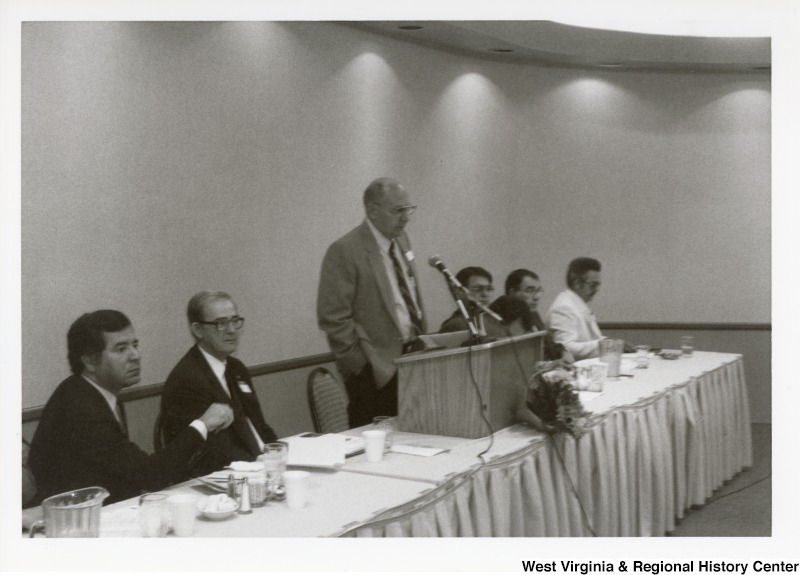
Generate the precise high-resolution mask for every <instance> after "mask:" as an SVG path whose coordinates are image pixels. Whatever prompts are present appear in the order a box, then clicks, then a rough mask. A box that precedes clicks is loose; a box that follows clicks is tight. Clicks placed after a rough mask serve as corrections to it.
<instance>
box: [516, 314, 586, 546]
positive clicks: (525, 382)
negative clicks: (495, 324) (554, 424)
mask: <svg viewBox="0 0 800 575" xmlns="http://www.w3.org/2000/svg"><path fill="white" fill-rule="evenodd" d="M503 327H504V329H505V331H506V335H508V336H509V337H512V340H511V349H512V350H513V351H514V359H515V360H516V362H517V367H518V368H519V372H520V375H521V376H522V381H523V390H524V392H525V393H526V394H527V391H528V390H527V385H528V377H527V375H526V373H525V367H524V366H523V365H522V360H521V359H520V357H519V351H518V349H517V342H516V341H515V340H514V339H513V336H512V335H511V331H510V330H509V329H508V327H506V326H503ZM547 371H550V370H549V369H540V370H539V371H537V372H535V373H534V374H533V375H532V376H531V378H534V377H536V376H538V375H539V374H541V373H544V372H547ZM545 433H546V434H547V437H548V439H549V440H550V445H552V446H553V451H555V452H556V455H558V461H559V462H560V463H561V469H562V470H563V471H564V475H565V476H566V477H567V480H568V481H569V487H570V490H571V491H572V494H573V495H574V496H575V501H577V502H578V507H579V508H580V510H581V516H582V518H583V523H584V525H585V526H586V529H588V530H589V533H591V534H592V537H597V533H596V532H595V530H594V527H593V526H592V523H591V521H589V516H588V514H587V513H586V509H585V508H584V506H583V502H582V501H581V498H580V497H579V496H578V489H577V488H576V487H575V483H574V482H573V481H572V477H571V476H570V474H569V470H567V464H566V463H565V462H564V457H563V456H562V455H561V451H559V449H558V445H557V444H556V441H555V439H554V438H553V432H552V431H551V430H550V429H549V428H548V427H547V426H545Z"/></svg>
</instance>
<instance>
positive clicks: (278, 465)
mask: <svg viewBox="0 0 800 575" xmlns="http://www.w3.org/2000/svg"><path fill="white" fill-rule="evenodd" d="M288 459H289V447H288V446H287V445H286V444H285V443H268V444H267V445H266V446H265V447H264V453H263V454H262V455H261V456H260V457H259V460H260V461H261V463H263V464H264V477H265V478H266V480H267V491H268V492H269V498H270V499H274V500H279V499H282V498H283V496H284V487H283V474H284V473H286V461H287V460H288Z"/></svg>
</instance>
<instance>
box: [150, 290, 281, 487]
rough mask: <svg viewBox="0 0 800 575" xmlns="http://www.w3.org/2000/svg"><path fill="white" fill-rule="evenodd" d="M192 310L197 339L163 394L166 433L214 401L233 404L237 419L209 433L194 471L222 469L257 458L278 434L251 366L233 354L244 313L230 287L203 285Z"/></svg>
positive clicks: (176, 429) (171, 435)
mask: <svg viewBox="0 0 800 575" xmlns="http://www.w3.org/2000/svg"><path fill="white" fill-rule="evenodd" d="M186 315H187V318H188V320H189V329H190V331H191V333H192V336H193V337H194V339H195V345H194V346H193V347H192V348H190V349H189V351H188V352H186V355H184V356H183V358H182V359H181V360H180V361H179V362H178V364H177V365H176V366H175V367H174V368H173V369H172V371H171V372H170V374H169V376H168V377H167V381H166V383H165V384H164V393H163V394H162V395H161V417H162V422H163V429H164V434H165V436H166V439H167V441H171V440H172V439H173V438H174V437H175V436H176V434H177V433H178V432H179V431H180V429H181V428H182V427H184V426H185V425H186V422H188V421H191V420H193V419H194V418H196V417H197V414H198V413H202V412H203V410H204V409H206V408H207V407H208V406H209V405H211V404H212V403H223V404H226V405H229V406H230V407H231V409H232V410H233V423H232V424H231V425H230V426H229V427H228V428H227V429H224V430H221V431H219V432H217V433H215V434H213V435H211V436H210V437H209V438H208V442H207V443H208V445H207V448H206V450H205V451H204V453H203V454H202V456H201V457H200V458H199V459H198V460H197V461H196V462H195V464H194V466H193V468H192V470H193V474H194V475H205V474H207V473H211V472H212V471H218V470H220V469H222V468H223V467H225V466H226V465H228V464H229V463H231V462H232V461H253V460H255V458H256V457H258V456H259V455H260V454H261V453H262V452H263V450H264V445H265V444H267V443H271V442H273V441H275V440H276V439H277V437H276V435H275V432H274V431H273V430H272V428H271V427H270V426H269V424H267V422H266V421H265V419H264V414H263V413H262V411H261V405H260V404H259V400H258V396H257V395H256V391H255V388H254V387H253V382H252V381H251V379H250V373H249V372H248V370H247V367H246V366H245V365H244V364H243V363H242V362H241V361H239V360H238V359H236V358H235V357H233V356H232V355H231V354H232V353H234V352H235V351H236V349H237V348H238V346H239V337H240V335H241V329H242V326H243V325H244V318H243V317H242V316H240V315H239V312H238V310H237V308H236V303H235V302H234V301H233V299H232V298H231V296H230V295H228V294H227V293H225V292H217V291H202V292H199V293H197V294H195V295H194V296H193V297H192V299H190V300H189V305H188V306H187V310H186Z"/></svg>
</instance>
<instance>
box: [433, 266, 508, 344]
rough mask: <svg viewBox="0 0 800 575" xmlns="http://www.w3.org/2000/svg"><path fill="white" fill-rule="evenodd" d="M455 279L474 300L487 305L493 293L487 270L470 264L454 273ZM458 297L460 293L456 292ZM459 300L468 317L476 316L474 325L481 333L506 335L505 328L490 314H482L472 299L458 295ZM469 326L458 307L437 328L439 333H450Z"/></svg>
mask: <svg viewBox="0 0 800 575" xmlns="http://www.w3.org/2000/svg"><path fill="white" fill-rule="evenodd" d="M456 279H457V280H458V283H460V284H461V285H462V286H464V287H465V288H467V289H468V290H469V292H470V294H471V296H472V298H473V299H474V301H477V302H480V303H481V304H483V305H484V306H486V307H489V302H490V301H491V299H492V293H494V287H493V286H492V274H490V273H489V272H488V271H486V270H485V269H483V268H482V267H478V266H470V267H466V268H464V269H462V270H459V272H458V273H457V274H456ZM457 295H458V296H459V297H460V296H461V294H457ZM460 299H461V301H462V302H463V303H464V307H465V308H466V310H467V313H469V315H470V317H475V318H477V322H478V325H476V326H475V327H476V328H477V329H478V331H479V332H482V333H481V335H488V336H491V337H499V336H504V335H507V334H506V333H505V331H506V330H505V329H503V326H502V325H501V324H500V322H498V321H497V320H495V319H494V318H493V317H491V316H490V315H487V314H484V313H483V312H481V310H480V309H479V308H478V306H476V305H475V303H474V301H470V300H469V299H467V298H463V297H460ZM468 329H469V326H468V325H467V320H466V319H464V315H463V313H462V312H461V310H460V309H456V311H454V312H453V314H452V315H451V316H450V317H449V318H447V319H446V320H445V321H444V323H442V326H441V327H440V328H439V333H452V332H454V331H464V330H468Z"/></svg>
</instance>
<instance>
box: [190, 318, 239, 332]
mask: <svg viewBox="0 0 800 575" xmlns="http://www.w3.org/2000/svg"><path fill="white" fill-rule="evenodd" d="M196 323H202V324H204V325H213V326H216V328H217V331H226V330H227V329H228V328H229V327H232V328H233V329H235V330H239V329H242V326H243V325H244V318H243V317H242V316H239V315H236V316H233V317H226V318H222V319H215V320H214V321H198V322H196Z"/></svg>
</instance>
